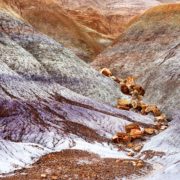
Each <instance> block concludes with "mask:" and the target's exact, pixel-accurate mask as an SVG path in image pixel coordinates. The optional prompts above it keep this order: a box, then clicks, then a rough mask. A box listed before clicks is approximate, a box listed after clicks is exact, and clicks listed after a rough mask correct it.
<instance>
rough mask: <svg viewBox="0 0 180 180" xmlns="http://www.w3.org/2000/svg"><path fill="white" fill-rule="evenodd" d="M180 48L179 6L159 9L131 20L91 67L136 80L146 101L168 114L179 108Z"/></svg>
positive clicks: (171, 5) (173, 5) (160, 7)
mask: <svg viewBox="0 0 180 180" xmlns="http://www.w3.org/2000/svg"><path fill="white" fill-rule="evenodd" d="M179 48H180V4H170V5H161V6H157V7H155V8H152V9H150V10H148V11H146V12H145V13H143V14H142V15H140V16H137V17H135V18H134V19H133V20H131V21H130V22H129V24H128V25H127V30H126V31H125V32H123V34H122V35H121V36H120V37H119V38H118V40H117V41H116V43H115V45H114V46H113V47H112V48H108V49H107V50H105V51H104V52H103V53H102V54H100V55H99V56H98V57H97V59H96V60H95V61H94V62H93V63H92V65H93V66H94V67H95V68H97V69H100V68H103V67H109V68H110V69H111V70H112V71H113V73H114V74H115V75H117V76H119V77H126V76H130V75H132V76H134V77H136V78H137V79H138V81H139V82H140V83H141V84H142V85H143V87H145V89H146V90H147V92H146V93H147V96H146V100H147V101H148V102H149V103H153V102H155V103H156V104H158V105H159V106H160V107H161V108H162V109H163V110H164V111H166V112H168V113H169V114H170V113H171V112H172V111H173V110H177V109H179V108H180V101H179V100H180V96H179V90H180V89H179V88H180V81H179V74H180V71H179V70H180V66H179V56H180V54H179Z"/></svg>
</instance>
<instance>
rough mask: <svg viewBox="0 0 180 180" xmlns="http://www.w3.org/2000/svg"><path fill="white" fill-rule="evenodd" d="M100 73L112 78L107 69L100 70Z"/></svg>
mask: <svg viewBox="0 0 180 180" xmlns="http://www.w3.org/2000/svg"><path fill="white" fill-rule="evenodd" d="M100 73H101V74H103V75H105V76H107V77H110V76H112V72H111V71H110V70H109V69H108V68H103V69H101V71H100Z"/></svg>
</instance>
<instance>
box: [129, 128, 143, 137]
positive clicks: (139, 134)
mask: <svg viewBox="0 0 180 180" xmlns="http://www.w3.org/2000/svg"><path fill="white" fill-rule="evenodd" d="M142 136H143V131H141V130H139V129H132V130H131V132H130V137H131V138H132V139H138V138H141V137H142Z"/></svg>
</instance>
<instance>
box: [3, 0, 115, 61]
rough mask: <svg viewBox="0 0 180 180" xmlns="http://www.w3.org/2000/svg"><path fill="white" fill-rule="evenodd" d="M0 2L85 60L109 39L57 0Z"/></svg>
mask: <svg viewBox="0 0 180 180" xmlns="http://www.w3.org/2000/svg"><path fill="white" fill-rule="evenodd" d="M1 2H2V3H3V4H4V6H5V7H6V8H8V9H9V8H11V9H13V11H15V12H16V13H17V14H19V15H20V16H21V17H22V18H23V19H24V20H25V21H27V22H29V23H30V24H32V25H33V26H34V28H35V29H36V30H38V31H40V32H42V33H44V34H46V35H48V36H50V37H52V38H53V39H55V40H56V41H59V42H61V43H62V44H63V45H64V46H65V47H68V48H70V49H72V50H73V51H74V52H75V53H76V54H77V55H78V56H80V57H81V58H84V59H85V60H86V61H88V60H89V58H90V57H91V56H94V55H96V54H98V53H99V52H100V51H102V49H104V48H105V47H106V46H107V45H109V44H110V43H111V40H112V38H111V37H110V36H106V35H105V34H102V33H101V32H98V31H96V30H95V29H91V28H90V27H87V26H85V25H83V24H81V22H80V23H78V22H77V21H75V20H74V19H73V18H72V17H71V16H69V15H68V14H67V13H66V12H65V11H64V10H63V8H62V7H61V6H60V5H59V3H58V1H57V0H46V1H43V0H35V1H29V0H25V1H24V0H13V1H12V0H1ZM2 3H1V4H2ZM104 42H105V43H104Z"/></svg>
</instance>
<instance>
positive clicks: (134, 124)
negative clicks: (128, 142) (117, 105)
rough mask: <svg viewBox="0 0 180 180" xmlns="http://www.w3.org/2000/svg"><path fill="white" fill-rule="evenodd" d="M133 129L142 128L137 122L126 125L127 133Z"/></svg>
mask: <svg viewBox="0 0 180 180" xmlns="http://www.w3.org/2000/svg"><path fill="white" fill-rule="evenodd" d="M132 129H137V130H141V128H140V126H139V125H138V124H136V123H131V124H128V125H126V126H125V130H126V133H130V132H131V130H132Z"/></svg>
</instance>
